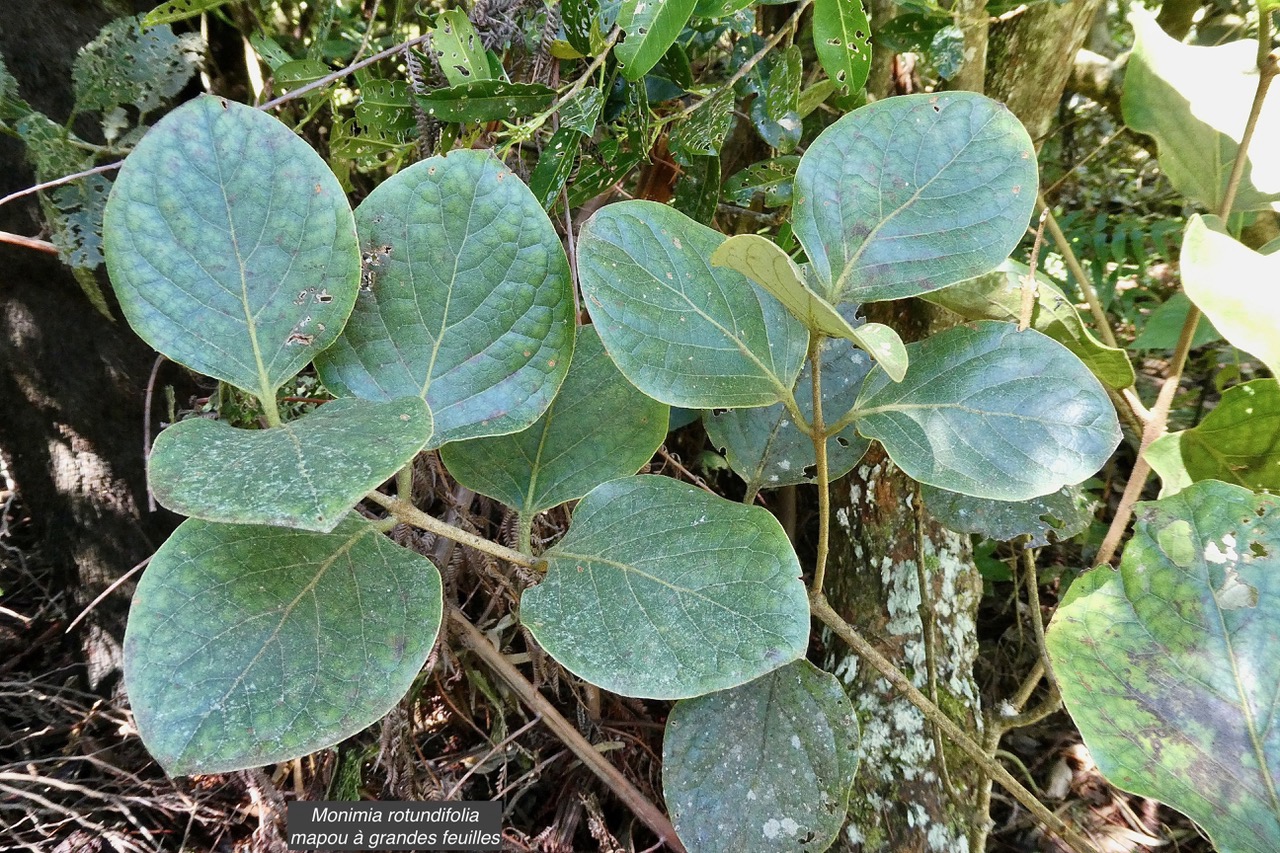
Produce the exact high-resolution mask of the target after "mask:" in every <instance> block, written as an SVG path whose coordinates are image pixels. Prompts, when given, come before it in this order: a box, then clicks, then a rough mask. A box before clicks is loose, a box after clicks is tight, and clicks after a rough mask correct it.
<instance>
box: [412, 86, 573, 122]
mask: <svg viewBox="0 0 1280 853" xmlns="http://www.w3.org/2000/svg"><path fill="white" fill-rule="evenodd" d="M417 97H418V103H419V104H421V105H422V108H423V109H424V110H426V112H427V115H429V116H432V117H433V118H436V119H439V120H440V121H447V122H459V123H461V122H484V121H510V120H511V119H515V118H521V117H523V116H530V115H533V114H534V113H537V112H541V111H542V110H545V109H546V108H547V107H549V106H551V102H552V101H554V100H555V98H556V90H555V89H549V88H547V87H546V86H543V85H542V84H541V83H507V82H505V81H502V80H477V81H475V82H472V83H460V84H458V85H457V86H450V87H448V88H445V89H436V90H435V91H434V92H428V93H426V94H425V95H418V96H417Z"/></svg>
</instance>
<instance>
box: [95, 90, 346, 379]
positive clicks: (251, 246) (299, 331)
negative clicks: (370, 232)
mask: <svg viewBox="0 0 1280 853" xmlns="http://www.w3.org/2000/svg"><path fill="white" fill-rule="evenodd" d="M103 240H104V247H105V251H106V260H107V270H108V272H109V273H110V274H111V282H112V284H113V285H114V287H115V290H116V296H117V297H118V298H119V300H120V307H121V310H123V312H124V315H125V317H126V318H127V319H128V321H129V325H131V326H132V327H133V328H134V331H136V332H137V333H138V335H139V336H140V337H142V339H143V340H145V341H146V342H147V343H148V344H150V345H151V346H152V347H153V348H154V349H156V350H158V351H159V352H162V353H164V354H165V355H166V356H168V357H169V358H170V359H172V360H174V361H177V362H180V363H181V364H185V365H186V366H187V367H190V368H192V369H193V370H197V371H199V372H201V373H204V374H207V375H209V376H213V377H216V378H218V379H221V380H223V381H225V382H229V383H231V384H232V385H235V386H236V387H238V388H242V389H244V390H245V391H248V392H249V393H251V394H255V395H257V396H258V397H259V398H260V399H263V400H274V399H275V391H276V389H277V388H278V387H280V385H281V384H283V383H284V381H285V380H287V379H288V378H290V377H291V376H293V375H294V374H295V373H297V372H298V371H299V370H300V369H302V367H303V366H304V365H306V364H307V362H309V361H311V359H312V358H314V357H315V355H316V353H318V352H320V351H321V350H323V349H324V348H325V347H327V346H328V345H329V344H330V343H332V342H333V341H334V339H335V338H337V337H338V334H339V333H340V332H341V331H342V326H343V324H344V323H345V322H346V319H347V315H349V314H350V313H351V308H352V306H353V305H354V303H355V299H356V291H357V290H358V289H359V284H360V250H359V247H358V246H357V244H356V229H355V222H354V220H353V219H352V215H351V208H350V207H349V206H348V204H347V199H346V195H345V194H344V193H343V191H342V187H341V186H340V185H339V184H338V179H337V178H335V177H334V176H333V172H331V171H329V167H328V166H326V165H325V163H324V161H323V160H321V159H320V157H319V155H317V154H316V153H315V152H314V151H312V150H311V148H310V147H309V146H308V145H307V144H306V143H305V142H303V141H302V140H301V139H299V138H298V137H297V136H295V135H294V133H293V132H292V131H291V130H289V128H287V127H285V126H284V125H283V124H281V123H280V122H278V121H276V120H275V119H274V118H272V117H271V116H268V115H266V114H265V113H263V112H261V111H259V110H255V109H253V108H252V107H246V106H244V105H242V104H236V103H232V102H230V101H227V100H224V99H222V98H215V97H208V96H202V97H200V98H197V99H195V100H193V101H189V102H187V103H186V104H183V105H182V106H181V107H178V108H177V109H176V110H174V111H173V112H171V113H169V114H168V115H167V116H165V117H164V119H162V120H161V121H160V122H159V123H158V124H157V125H156V126H155V127H153V128H152V129H151V131H150V132H149V133H148V134H147V135H146V136H145V137H143V139H142V141H141V142H140V143H139V144H138V146H137V148H135V149H134V150H133V153H132V154H130V155H129V157H128V159H127V160H125V164H124V166H123V167H122V168H121V169H120V175H119V177H118V178H117V179H116V182H115V186H114V187H113V188H112V190H111V197H110V199H109V200H108V201H107V208H106V212H105V214H104V219H103Z"/></svg>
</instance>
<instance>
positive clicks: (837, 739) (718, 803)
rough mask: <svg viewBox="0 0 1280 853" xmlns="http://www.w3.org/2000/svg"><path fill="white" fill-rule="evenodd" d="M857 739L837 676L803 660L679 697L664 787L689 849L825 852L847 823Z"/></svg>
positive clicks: (666, 746) (667, 737)
mask: <svg viewBox="0 0 1280 853" xmlns="http://www.w3.org/2000/svg"><path fill="white" fill-rule="evenodd" d="M748 732H749V733H750V738H749V739H748V738H745V737H744V734H745V733H748ZM858 739H859V738H858V718H857V716H856V715H855V714H854V711H853V704H852V703H851V702H850V701H849V696H848V694H847V693H846V692H845V689H844V687H843V686H842V685H841V684H840V681H839V679H837V678H836V677H835V676H834V675H831V674H830V673H827V672H823V671H822V670H820V669H818V668H817V667H816V666H814V665H813V664H811V663H809V662H808V661H804V660H801V661H796V662H795V663H791V664H787V665H786V666H784V667H782V668H781V669H776V670H774V671H773V672H771V673H769V674H768V675H766V676H764V677H763V678H758V679H756V680H755V681H751V682H748V683H747V684H744V685H742V686H741V687H735V688H733V689H731V690H724V691H721V692H719V693H712V694H711V695H709V696H699V697H697V698H695V699H685V700H683V701H681V702H677V703H676V706H675V707H674V708H672V709H671V715H670V716H669V717H668V718H667V728H666V731H665V733H664V735H663V739H662V793H663V797H664V798H665V799H666V801H667V807H668V808H669V809H670V810H671V819H672V822H673V823H674V824H675V827H676V832H677V833H678V834H679V836H680V840H681V841H683V842H684V843H685V845H686V846H687V847H688V848H689V849H690V850H750V851H752V853H768V851H799V850H804V851H820V850H826V849H827V848H828V847H829V846H830V845H831V843H832V842H833V841H835V838H836V834H837V833H838V832H839V831H840V827H841V825H842V824H843V823H844V818H845V812H846V810H847V809H848V805H849V790H850V788H851V787H852V785H853V778H854V775H855V774H856V773H857V770H858V752H857V750H858Z"/></svg>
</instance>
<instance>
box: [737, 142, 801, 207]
mask: <svg viewBox="0 0 1280 853" xmlns="http://www.w3.org/2000/svg"><path fill="white" fill-rule="evenodd" d="M799 165H800V158H799V157H796V156H795V155H792V154H789V155H786V156H784V157H775V158H773V159H772V160H763V161H761V162H759V163H755V164H753V165H751V166H748V167H747V168H745V169H743V170H742V171H741V172H735V173H734V174H732V175H730V176H729V178H728V180H726V181H725V182H724V198H725V201H727V202H729V203H731V204H739V205H742V206H743V207H746V206H748V205H750V204H751V200H752V199H753V198H755V196H756V194H757V193H759V194H762V195H763V196H764V203H765V206H766V207H781V206H783V205H786V204H790V203H791V187H792V181H793V180H794V179H795V176H796V168H797V167H798V166H799Z"/></svg>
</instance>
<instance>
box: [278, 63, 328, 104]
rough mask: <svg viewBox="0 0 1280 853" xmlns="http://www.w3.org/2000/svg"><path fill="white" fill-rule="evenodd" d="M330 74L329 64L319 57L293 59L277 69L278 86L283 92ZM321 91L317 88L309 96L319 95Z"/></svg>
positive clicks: (299, 87)
mask: <svg viewBox="0 0 1280 853" xmlns="http://www.w3.org/2000/svg"><path fill="white" fill-rule="evenodd" d="M328 75H329V66H327V65H325V64H324V63H323V62H321V61H320V60H318V59H291V60H289V61H288V62H286V63H285V64H284V65H281V66H280V67H279V68H277V69H276V70H275V73H274V74H273V75H272V76H273V77H274V78H275V84H276V88H277V89H279V90H280V92H281V93H286V92H292V91H293V90H294V89H301V88H302V87H303V86H307V85H310V84H311V83H314V82H316V81H317V80H319V79H321V78H323V77H327V76H328ZM320 94H321V93H320V92H319V91H318V90H316V91H313V92H312V93H311V94H310V95H308V97H309V98H310V97H317V96H319V95H320Z"/></svg>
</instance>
